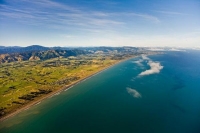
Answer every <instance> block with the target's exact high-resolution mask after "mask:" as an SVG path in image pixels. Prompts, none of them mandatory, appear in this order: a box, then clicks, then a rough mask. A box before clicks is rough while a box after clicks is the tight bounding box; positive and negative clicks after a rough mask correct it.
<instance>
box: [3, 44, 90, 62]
mask: <svg viewBox="0 0 200 133" xmlns="http://www.w3.org/2000/svg"><path fill="white" fill-rule="evenodd" d="M34 48H36V47H34ZM38 48H41V47H38ZM30 49H32V50H37V49H33V47H31V48H30ZM87 53H88V52H86V51H84V50H47V51H32V52H22V53H11V54H0V64H1V63H9V62H15V61H27V60H47V59H51V58H57V57H59V58H60V57H69V56H77V55H81V54H87Z"/></svg>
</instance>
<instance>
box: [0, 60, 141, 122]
mask: <svg viewBox="0 0 200 133" xmlns="http://www.w3.org/2000/svg"><path fill="white" fill-rule="evenodd" d="M136 57H138V56H132V57H128V58H126V59H123V60H120V61H117V62H115V63H114V64H112V65H109V66H106V67H105V68H103V69H101V70H99V71H97V72H94V73H92V74H91V75H88V76H86V77H84V78H82V79H79V80H77V81H75V82H73V83H71V84H69V85H65V86H63V87H62V88H60V89H58V90H56V91H54V92H52V93H50V94H47V95H44V96H42V97H41V98H38V99H37V100H35V101H32V102H30V103H28V104H27V105H25V106H24V107H21V108H19V109H16V110H15V111H13V112H11V113H10V114H8V115H5V116H4V117H2V118H0V122H2V121H5V120H7V119H8V118H11V117H13V116H15V115H17V114H19V113H20V112H22V111H25V110H28V109H29V108H31V107H32V106H34V105H38V104H40V103H41V102H42V101H43V100H45V99H47V98H51V97H53V96H55V95H56V94H60V93H61V92H62V91H67V90H69V89H71V88H72V87H73V86H74V85H77V84H79V83H81V82H83V81H85V80H87V79H89V78H91V77H92V76H95V75H97V74H99V73H101V72H103V71H105V70H107V69H109V68H111V67H113V66H115V65H117V64H119V63H121V62H123V61H126V60H129V59H132V58H136Z"/></svg>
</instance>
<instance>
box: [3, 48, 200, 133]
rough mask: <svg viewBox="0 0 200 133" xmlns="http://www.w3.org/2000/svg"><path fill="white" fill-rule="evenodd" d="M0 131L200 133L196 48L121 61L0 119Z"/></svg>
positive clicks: (199, 76) (199, 64) (199, 62)
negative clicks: (7, 117)
mask: <svg viewBox="0 0 200 133" xmlns="http://www.w3.org/2000/svg"><path fill="white" fill-rule="evenodd" d="M0 132H1V133H200V51H195V50H187V51H171V52H170V51H168V52H164V53H163V54H157V55H150V56H145V55H144V56H140V57H137V58H132V59H129V60H127V61H124V62H121V63H119V64H117V65H115V66H113V67H111V68H109V69H107V70H105V71H103V72H101V73H99V74H97V75H95V76H93V77H91V78H89V79H87V80H85V81H84V82H81V83H79V84H77V85H75V86H73V87H72V88H70V89H69V90H67V91H63V92H61V93H60V94H57V95H54V96H53V97H51V98H48V99H46V100H44V101H42V102H41V103H39V104H37V105H35V106H33V107H31V108H29V109H27V110H25V111H23V112H21V113H19V114H17V115H16V116H14V117H11V118H9V119H7V120H5V121H3V122H1V123H0Z"/></svg>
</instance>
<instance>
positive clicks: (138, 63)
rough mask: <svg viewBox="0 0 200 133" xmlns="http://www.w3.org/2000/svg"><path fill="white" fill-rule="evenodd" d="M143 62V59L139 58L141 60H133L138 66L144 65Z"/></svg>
mask: <svg viewBox="0 0 200 133" xmlns="http://www.w3.org/2000/svg"><path fill="white" fill-rule="evenodd" d="M142 62H143V60H142V59H139V60H137V61H133V63H136V64H137V65H138V66H143V65H142Z"/></svg>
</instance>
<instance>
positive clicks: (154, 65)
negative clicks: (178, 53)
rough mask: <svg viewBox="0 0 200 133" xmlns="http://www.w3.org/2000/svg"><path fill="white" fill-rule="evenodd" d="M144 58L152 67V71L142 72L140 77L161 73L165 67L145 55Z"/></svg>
mask: <svg viewBox="0 0 200 133" xmlns="http://www.w3.org/2000/svg"><path fill="white" fill-rule="evenodd" d="M142 58H143V59H146V60H148V65H149V66H150V69H149V70H145V71H143V72H141V73H140V74H139V75H138V76H145V75H150V74H156V73H160V70H162V69H163V66H162V65H161V64H160V63H159V62H154V61H152V60H151V59H149V58H148V57H146V56H145V55H143V56H142Z"/></svg>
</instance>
